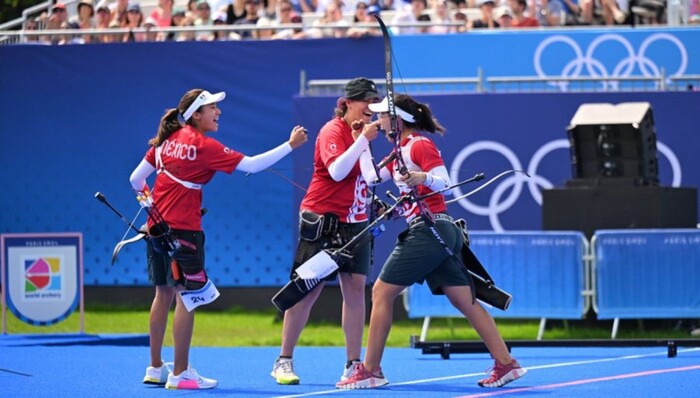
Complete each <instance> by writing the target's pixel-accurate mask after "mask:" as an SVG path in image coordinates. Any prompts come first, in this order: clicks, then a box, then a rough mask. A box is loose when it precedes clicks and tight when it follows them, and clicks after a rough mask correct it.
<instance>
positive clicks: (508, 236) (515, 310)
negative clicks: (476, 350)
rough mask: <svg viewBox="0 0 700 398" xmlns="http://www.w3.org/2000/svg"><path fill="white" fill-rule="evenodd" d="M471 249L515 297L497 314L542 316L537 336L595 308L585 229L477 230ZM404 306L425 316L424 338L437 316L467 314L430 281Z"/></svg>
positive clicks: (416, 315)
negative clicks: (548, 324) (435, 290)
mask: <svg viewBox="0 0 700 398" xmlns="http://www.w3.org/2000/svg"><path fill="white" fill-rule="evenodd" d="M469 235H470V238H471V245H470V247H471V249H472V250H473V251H474V254H475V255H476V256H477V257H478V258H479V259H480V260H481V262H482V263H483V264H484V266H485V267H486V268H487V269H488V271H489V274H490V275H491V277H493V280H494V281H495V283H496V285H497V286H498V287H500V288H501V289H503V290H505V291H507V292H509V293H510V294H511V295H512V296H513V301H512V304H511V305H510V307H509V308H508V309H507V310H506V311H501V310H499V309H494V308H488V311H489V312H490V313H491V315H493V317H494V318H539V319H540V328H539V332H538V334H537V339H538V340H541V339H542V336H543V335H544V329H545V326H546V322H547V318H551V319H581V318H582V317H583V316H584V315H585V314H586V312H587V311H588V310H589V309H590V308H591V305H592V296H593V293H592V292H593V289H592V284H591V279H590V274H591V273H590V261H589V260H590V258H589V257H588V253H589V248H588V241H587V240H586V238H585V236H584V235H583V234H582V233H581V232H573V231H572V232H568V231H566V232H538V231H521V232H508V233H497V232H481V231H479V232H471V233H470V234H469ZM404 306H405V308H406V312H407V313H408V316H409V317H410V318H423V328H422V331H421V336H420V340H421V341H424V340H425V338H426V335H427V333H428V328H429V326H430V319H431V317H462V316H463V315H462V314H461V313H459V311H458V310H457V309H455V308H454V307H452V305H451V304H450V303H449V301H448V300H447V298H446V297H445V296H434V295H432V293H431V292H430V289H428V287H427V285H413V286H410V287H409V288H408V289H406V291H405V294H404Z"/></svg>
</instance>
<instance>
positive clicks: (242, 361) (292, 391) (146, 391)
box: [0, 335, 700, 398]
mask: <svg viewBox="0 0 700 398" xmlns="http://www.w3.org/2000/svg"><path fill="white" fill-rule="evenodd" d="M59 337H60V336H52V337H46V338H44V339H40V338H37V336H2V337H1V338H0V383H1V385H2V386H3V387H2V389H0V391H1V392H0V396H1V397H27V398H33V397H149V396H152V397H156V396H158V397H160V396H164V395H173V394H174V395H178V396H182V395H189V394H201V395H211V396H223V397H283V396H287V397H293V396H294V397H305V396H319V395H335V394H343V395H351V396H361V397H381V396H401V397H420V398H426V397H477V396H480V397H486V396H496V395H511V396H524V395H527V396H546V397H581V398H583V397H615V398H622V397H635V398H637V397H662V396H663V397H696V396H697V394H698V392H697V388H698V386H700V349H697V348H692V349H685V348H679V350H678V356H677V357H675V358H667V357H666V350H665V349H663V348H655V347H646V348H514V349H513V355H514V356H516V357H517V358H518V360H519V361H520V363H521V364H522V365H523V366H524V367H526V368H527V369H528V374H526V375H525V377H523V378H522V379H520V380H518V381H516V382H514V383H511V384H509V385H507V386H506V387H503V388H498V389H484V388H480V387H478V386H477V385H476V381H477V380H478V379H480V378H482V377H483V376H484V371H485V370H486V368H488V367H489V366H490V365H491V364H492V361H491V359H490V358H489V356H488V355H487V354H453V355H452V357H451V359H449V360H444V359H441V358H440V357H439V356H434V355H431V356H427V355H422V354H421V352H420V350H416V349H410V348H390V349H387V350H386V352H385V356H384V360H383V369H384V373H385V375H386V377H387V379H389V381H390V384H389V385H388V386H387V387H385V388H382V389H377V390H354V391H344V390H336V389H335V388H334V384H335V382H336V381H338V379H339V377H340V374H341V372H342V366H343V363H344V361H345V350H344V349H343V348H342V347H333V348H318V347H299V348H297V351H296V353H295V369H296V371H297V373H298V374H299V376H300V377H301V384H300V385H297V386H280V385H277V384H276V383H275V381H274V379H272V378H271V377H270V370H271V368H272V363H273V361H274V360H275V358H276V357H277V355H278V354H279V348H277V347H262V348H204V347H194V348H192V352H191V354H190V360H191V362H192V364H193V366H194V367H195V368H196V369H197V370H198V371H199V372H200V373H201V374H203V375H204V376H206V377H211V378H215V379H218V380H219V387H218V388H216V389H213V390H206V391H166V390H165V389H164V388H162V387H154V386H148V385H144V384H141V380H142V378H143V374H144V371H145V368H146V366H147V365H148V361H149V358H148V348H147V347H145V346H131V345H120V344H115V343H116V342H119V341H129V340H131V341H137V340H138V339H142V338H143V336H121V337H120V336H87V337H85V336H83V337H80V335H75V336H72V337H70V338H68V337H66V338H64V339H63V341H62V342H61V339H60V338H59ZM69 341H73V344H69ZM97 341H101V342H102V343H103V344H98V343H97ZM86 342H89V343H90V344H85V343H86ZM57 343H58V344H57ZM164 358H165V359H172V349H171V348H166V349H165V350H164Z"/></svg>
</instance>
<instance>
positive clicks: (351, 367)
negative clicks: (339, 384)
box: [340, 359, 362, 381]
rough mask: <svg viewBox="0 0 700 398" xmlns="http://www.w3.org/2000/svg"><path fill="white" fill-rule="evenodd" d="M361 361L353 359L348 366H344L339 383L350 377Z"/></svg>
mask: <svg viewBox="0 0 700 398" xmlns="http://www.w3.org/2000/svg"><path fill="white" fill-rule="evenodd" d="M361 363H362V361H360V360H358V359H354V360H353V361H352V362H350V364H348V363H346V364H345V369H343V375H342V376H340V381H345V380H347V379H349V378H351V377H352V375H354V374H355V372H356V371H357V365H359V364H361Z"/></svg>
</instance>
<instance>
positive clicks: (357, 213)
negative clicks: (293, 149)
mask: <svg viewBox="0 0 700 398" xmlns="http://www.w3.org/2000/svg"><path fill="white" fill-rule="evenodd" d="M353 142H355V140H354V139H353V137H352V130H351V129H350V126H348V124H347V123H345V121H344V120H343V119H342V118H340V117H336V118H334V119H333V120H331V121H329V122H328V123H326V124H325V125H324V126H323V127H322V128H321V131H320V132H319V133H318V138H316V148H315V149H314V172H313V175H312V177H311V183H310V184H309V189H308V190H307V191H306V195H305V196H304V199H303V200H302V202H301V210H308V211H312V212H314V213H316V214H325V213H333V214H335V215H336V216H338V218H339V219H340V221H341V222H346V223H358V222H362V221H366V220H367V183H366V182H365V180H364V179H363V178H362V171H361V170H360V164H359V162H358V163H356V164H355V165H354V166H353V168H352V170H351V171H350V173H349V174H348V175H347V177H345V178H344V179H342V180H341V181H334V180H333V178H332V177H331V175H330V173H329V172H328V166H329V165H331V164H332V163H333V162H334V161H335V160H336V159H337V158H338V157H339V156H340V155H342V154H343V152H345V151H346V150H347V149H348V147H350V145H352V144H353Z"/></svg>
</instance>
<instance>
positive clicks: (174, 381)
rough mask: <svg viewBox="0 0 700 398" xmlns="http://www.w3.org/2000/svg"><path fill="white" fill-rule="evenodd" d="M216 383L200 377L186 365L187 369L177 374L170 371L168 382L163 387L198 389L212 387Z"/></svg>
mask: <svg viewBox="0 0 700 398" xmlns="http://www.w3.org/2000/svg"><path fill="white" fill-rule="evenodd" d="M217 385H219V382H218V381H216V380H214V379H207V378H206V377H202V376H200V375H199V374H197V371H196V370H194V369H193V368H192V367H191V366H187V370H185V371H184V372H182V373H180V374H179V375H178V376H175V374H174V373H170V375H169V376H168V382H167V383H165V388H167V389H168V390H200V389H207V388H214V387H216V386H217Z"/></svg>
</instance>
